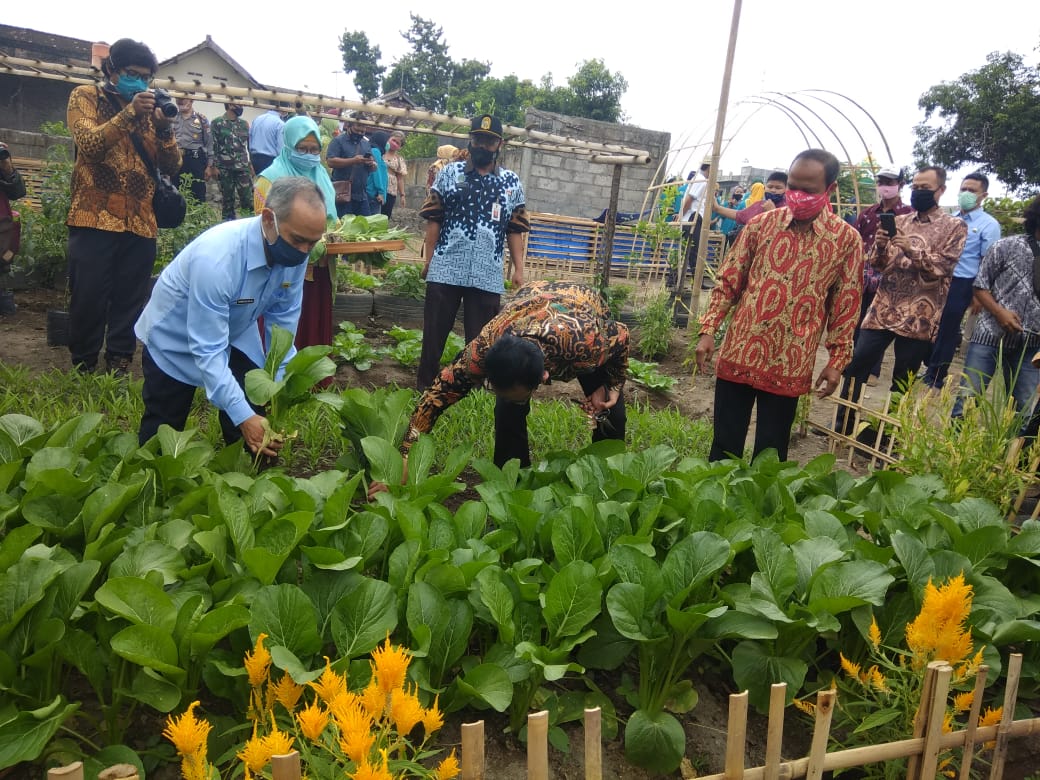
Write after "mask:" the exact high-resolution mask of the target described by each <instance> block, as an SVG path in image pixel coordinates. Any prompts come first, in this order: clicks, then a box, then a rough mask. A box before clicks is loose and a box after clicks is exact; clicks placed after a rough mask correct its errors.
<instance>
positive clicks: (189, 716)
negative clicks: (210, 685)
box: [163, 701, 213, 756]
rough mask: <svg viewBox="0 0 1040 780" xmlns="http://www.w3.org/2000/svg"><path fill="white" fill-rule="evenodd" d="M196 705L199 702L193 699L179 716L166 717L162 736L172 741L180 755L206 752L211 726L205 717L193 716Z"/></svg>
mask: <svg viewBox="0 0 1040 780" xmlns="http://www.w3.org/2000/svg"><path fill="white" fill-rule="evenodd" d="M198 706H199V703H198V702H197V701H193V702H192V703H191V704H189V705H188V709H186V710H185V711H184V713H183V714H182V715H181V716H180V717H179V718H174V717H173V716H172V715H171V716H168V717H167V718H166V728H165V729H163V736H164V737H166V738H167V739H168V740H170V742H172V743H173V747H174V748H175V749H176V750H177V753H178V754H179V755H181V756H193V755H195V754H197V753H200V752H201V753H205V752H206V740H207V739H208V738H209V732H210V729H212V728H213V727H212V726H211V725H210V724H209V722H207V721H206V720H205V719H200V718H196V717H195V708H196V707H198Z"/></svg>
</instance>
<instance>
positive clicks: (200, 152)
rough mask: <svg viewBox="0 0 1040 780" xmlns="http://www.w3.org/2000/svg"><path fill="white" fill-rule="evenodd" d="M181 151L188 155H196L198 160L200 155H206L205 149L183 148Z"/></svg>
mask: <svg viewBox="0 0 1040 780" xmlns="http://www.w3.org/2000/svg"><path fill="white" fill-rule="evenodd" d="M181 152H183V153H184V154H185V155H187V156H188V157H194V158H195V159H196V160H198V159H199V158H200V157H205V156H206V150H205V149H181Z"/></svg>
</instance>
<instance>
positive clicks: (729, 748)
mask: <svg viewBox="0 0 1040 780" xmlns="http://www.w3.org/2000/svg"><path fill="white" fill-rule="evenodd" d="M747 713H748V692H747V691H744V692H743V693H733V694H730V697H729V720H728V721H727V725H726V772H725V777H726V780H742V778H743V777H744V748H745V746H746V745H747Z"/></svg>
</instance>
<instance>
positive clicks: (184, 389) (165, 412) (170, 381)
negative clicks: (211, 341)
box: [137, 347, 263, 445]
mask: <svg viewBox="0 0 1040 780" xmlns="http://www.w3.org/2000/svg"><path fill="white" fill-rule="evenodd" d="M228 365H229V366H230V368H231V373H232V374H233V375H234V377H235V381H236V382H238V384H239V386H240V387H243V388H244V387H245V377H246V373H247V372H248V371H251V370H252V369H254V368H257V366H256V365H255V364H254V363H253V361H252V360H250V359H249V358H248V357H246V354H245V353H244V352H240V351H239V350H237V349H235V348H234V347H232V349H231V356H230V358H229V359H228ZM141 369H142V371H143V372H144V388H143V390H142V392H141V395H142V398H143V400H144V414H143V415H142V417H141V427H140V428H139V429H138V431H137V441H138V442H139V443H140V444H142V445H143V444H144V443H145V442H147V441H148V440H149V439H151V438H152V437H153V436H155V434H156V433H157V432H158V430H159V426H160V425H164V424H165V425H169V426H170V427H171V428H175V429H176V430H178V431H183V430H184V426H185V425H186V424H187V422H188V414H189V413H190V412H191V404H192V401H194V400H195V385H189V384H186V383H184V382H181V381H180V380H178V379H174V378H173V377H172V376H170V375H169V374H167V373H166V372H165V371H163V370H162V369H161V368H159V366H158V365H156V362H155V360H153V359H152V356H151V353H149V352H148V348H147V347H145V348H144V350H142V352H141ZM250 406H252V407H253V410H254V411H255V412H256V413H257V414H262V413H263V409H261V408H260V407H259V406H255V405H253V404H250ZM220 430H221V432H222V433H223V434H224V441H225V442H227V443H228V444H232V443H234V442H236V441H238V440H239V439H241V438H242V431H241V430H239V428H238V426H237V425H235V424H234V423H233V422H231V418H230V417H228V416H227V414H225V413H224V412H223V411H221V412H220Z"/></svg>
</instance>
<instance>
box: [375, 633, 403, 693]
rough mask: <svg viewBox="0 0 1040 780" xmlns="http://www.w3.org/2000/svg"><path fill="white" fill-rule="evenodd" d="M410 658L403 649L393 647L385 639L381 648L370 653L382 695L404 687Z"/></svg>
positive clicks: (388, 640)
mask: <svg viewBox="0 0 1040 780" xmlns="http://www.w3.org/2000/svg"><path fill="white" fill-rule="evenodd" d="M409 663H411V656H410V655H409V653H408V651H407V650H405V649H404V648H403V647H394V646H393V645H391V644H390V639H389V638H387V640H386V642H384V643H383V646H382V647H377V648H376V649H375V650H373V651H372V669H373V672H374V676H375V678H376V680H377V681H378V683H379V689H380V690H381V691H382V692H383V693H390V692H391V691H395V690H397V689H398V688H403V687H404V680H405V676H406V675H407V674H408V664H409Z"/></svg>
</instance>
